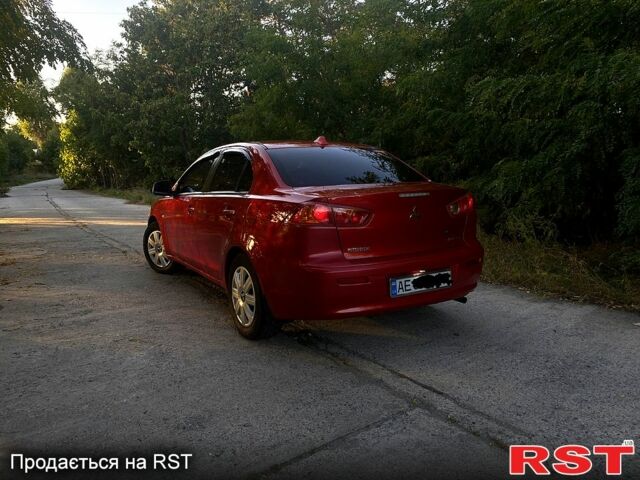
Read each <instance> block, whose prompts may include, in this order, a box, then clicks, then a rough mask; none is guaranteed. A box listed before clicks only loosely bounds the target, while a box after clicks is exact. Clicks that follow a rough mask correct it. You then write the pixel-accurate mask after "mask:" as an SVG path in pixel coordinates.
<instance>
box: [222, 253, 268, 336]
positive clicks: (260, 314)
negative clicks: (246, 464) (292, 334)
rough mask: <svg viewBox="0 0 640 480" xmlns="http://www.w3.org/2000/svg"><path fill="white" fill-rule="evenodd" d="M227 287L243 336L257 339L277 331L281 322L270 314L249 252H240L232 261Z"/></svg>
mask: <svg viewBox="0 0 640 480" xmlns="http://www.w3.org/2000/svg"><path fill="white" fill-rule="evenodd" d="M227 290H228V297H229V305H230V308H231V317H232V318H233V324H234V325H235V327H236V329H237V330H238V332H239V333H240V335H242V336H243V337H245V338H248V339H250V340H258V339H260V338H268V337H271V336H273V335H275V334H276V333H277V332H278V330H279V328H278V327H279V322H277V321H276V320H275V319H274V318H273V317H272V316H271V312H270V311H269V307H268V305H267V302H266V300H265V297H264V295H263V293H262V288H261V286H260V282H259V280H258V276H257V275H256V272H255V270H254V268H253V266H252V265H251V261H250V260H249V258H248V257H247V256H246V255H244V254H239V255H237V256H236V257H235V258H234V259H233V261H232V262H231V266H230V268H229V275H228V278H227Z"/></svg>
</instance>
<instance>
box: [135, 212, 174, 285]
mask: <svg viewBox="0 0 640 480" xmlns="http://www.w3.org/2000/svg"><path fill="white" fill-rule="evenodd" d="M142 247H143V248H144V256H145V258H146V259H147V262H149V266H150V267H151V268H153V269H154V270H155V271H156V272H159V273H171V272H173V271H174V270H175V269H176V263H175V262H174V261H173V260H172V259H170V258H169V257H168V256H167V252H166V250H165V249H164V242H163V241H162V232H161V231H160V226H159V225H158V224H157V223H156V222H151V223H150V224H149V226H148V227H147V229H146V230H145V232H144V238H143V241H142Z"/></svg>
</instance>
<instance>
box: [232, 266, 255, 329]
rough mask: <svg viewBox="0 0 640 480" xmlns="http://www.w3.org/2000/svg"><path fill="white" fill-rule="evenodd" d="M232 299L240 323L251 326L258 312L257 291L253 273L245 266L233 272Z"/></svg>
mask: <svg viewBox="0 0 640 480" xmlns="http://www.w3.org/2000/svg"><path fill="white" fill-rule="evenodd" d="M231 301H232V302H233V311H234V312H235V314H236V318H237V319H238V322H240V325H242V326H243V327H248V326H250V325H251V324H252V323H253V319H254V317H255V314H256V292H255V288H254V285H253V279H252V278H251V274H250V273H249V271H248V270H247V269H246V268H245V267H243V266H239V267H238V268H236V270H235V272H233V279H232V281H231Z"/></svg>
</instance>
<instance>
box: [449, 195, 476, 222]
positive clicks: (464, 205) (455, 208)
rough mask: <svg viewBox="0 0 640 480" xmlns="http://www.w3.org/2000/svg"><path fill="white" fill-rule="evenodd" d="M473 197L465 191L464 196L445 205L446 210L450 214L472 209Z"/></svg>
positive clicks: (466, 211) (460, 213)
mask: <svg viewBox="0 0 640 480" xmlns="http://www.w3.org/2000/svg"><path fill="white" fill-rule="evenodd" d="M473 204H474V201H473V197H472V196H471V194H470V193H467V194H466V195H465V196H464V197H460V198H459V199H457V200H456V201H455V202H452V203H450V204H449V205H447V211H448V212H449V214H450V215H451V216H454V217H455V216H456V215H462V214H464V213H468V212H470V211H471V210H473Z"/></svg>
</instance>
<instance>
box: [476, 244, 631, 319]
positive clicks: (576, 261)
mask: <svg viewBox="0 0 640 480" xmlns="http://www.w3.org/2000/svg"><path fill="white" fill-rule="evenodd" d="M480 240H481V242H482V244H483V245H484V247H485V250H486V259H485V265H484V273H483V279H484V280H485V281H487V282H491V283H500V284H505V285H512V286H515V287H518V288H520V289H522V290H526V291H531V292H535V293H537V294H540V295H550V296H557V297H561V298H566V299H570V300H574V301H578V302H589V303H597V304H600V305H605V306H607V307H610V308H621V309H625V310H630V311H640V275H639V274H638V272H636V271H633V269H632V268H624V262H622V261H620V260H619V258H620V255H619V254H620V253H621V251H623V249H624V248H625V247H621V246H613V245H595V246H592V247H589V248H584V249H576V248H564V247H562V246H560V245H559V244H552V245H543V244H540V243H534V242H531V243H520V242H511V241H506V240H503V239H500V238H498V237H497V236H494V235H487V234H485V233H482V234H481V235H480Z"/></svg>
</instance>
